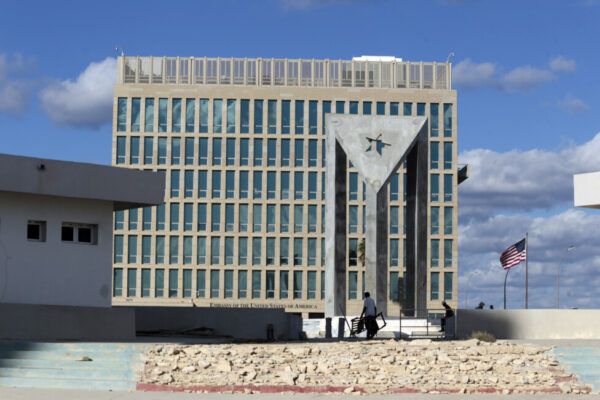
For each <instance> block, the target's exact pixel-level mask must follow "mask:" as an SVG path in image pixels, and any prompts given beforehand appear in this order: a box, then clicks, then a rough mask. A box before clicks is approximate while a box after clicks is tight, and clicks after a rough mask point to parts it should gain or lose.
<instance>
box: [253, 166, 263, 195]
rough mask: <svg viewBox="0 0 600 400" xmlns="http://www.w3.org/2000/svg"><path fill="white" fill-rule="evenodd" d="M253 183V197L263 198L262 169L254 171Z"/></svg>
mask: <svg viewBox="0 0 600 400" xmlns="http://www.w3.org/2000/svg"><path fill="white" fill-rule="evenodd" d="M252 185H253V191H252V193H253V195H252V198H254V199H261V198H262V171H254V173H253V182H252Z"/></svg>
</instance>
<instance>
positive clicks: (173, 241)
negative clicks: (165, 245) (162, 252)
mask: <svg viewBox="0 0 600 400" xmlns="http://www.w3.org/2000/svg"><path fill="white" fill-rule="evenodd" d="M177 263H179V236H171V237H169V264H177Z"/></svg>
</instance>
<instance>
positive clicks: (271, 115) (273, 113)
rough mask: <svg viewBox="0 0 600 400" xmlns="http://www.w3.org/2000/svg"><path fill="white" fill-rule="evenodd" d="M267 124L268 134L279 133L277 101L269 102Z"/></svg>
mask: <svg viewBox="0 0 600 400" xmlns="http://www.w3.org/2000/svg"><path fill="white" fill-rule="evenodd" d="M267 124H268V128H267V133H276V132H277V100H269V102H268V109H267ZM255 133H256V131H255Z"/></svg>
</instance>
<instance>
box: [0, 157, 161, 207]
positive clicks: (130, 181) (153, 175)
mask: <svg viewBox="0 0 600 400" xmlns="http://www.w3.org/2000/svg"><path fill="white" fill-rule="evenodd" d="M0 191H2V192H14V193H27V194H36V195H45V196H57V197H69V198H77V199H88V200H101V201H110V202H113V209H114V210H115V211H116V210H123V209H127V208H136V207H144V206H150V205H158V204H162V203H164V197H165V174H164V173H163V172H151V171H140V170H136V169H129V168H120V167H112V166H109V165H100V164H89V163H81V162H72V161H58V160H49V159H46V158H33V157H23V156H15V155H10V154H0Z"/></svg>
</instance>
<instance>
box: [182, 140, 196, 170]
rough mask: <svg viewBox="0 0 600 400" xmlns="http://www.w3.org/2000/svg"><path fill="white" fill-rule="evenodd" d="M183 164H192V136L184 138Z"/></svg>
mask: <svg viewBox="0 0 600 400" xmlns="http://www.w3.org/2000/svg"><path fill="white" fill-rule="evenodd" d="M184 162H185V165H194V138H185V160H184Z"/></svg>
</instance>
